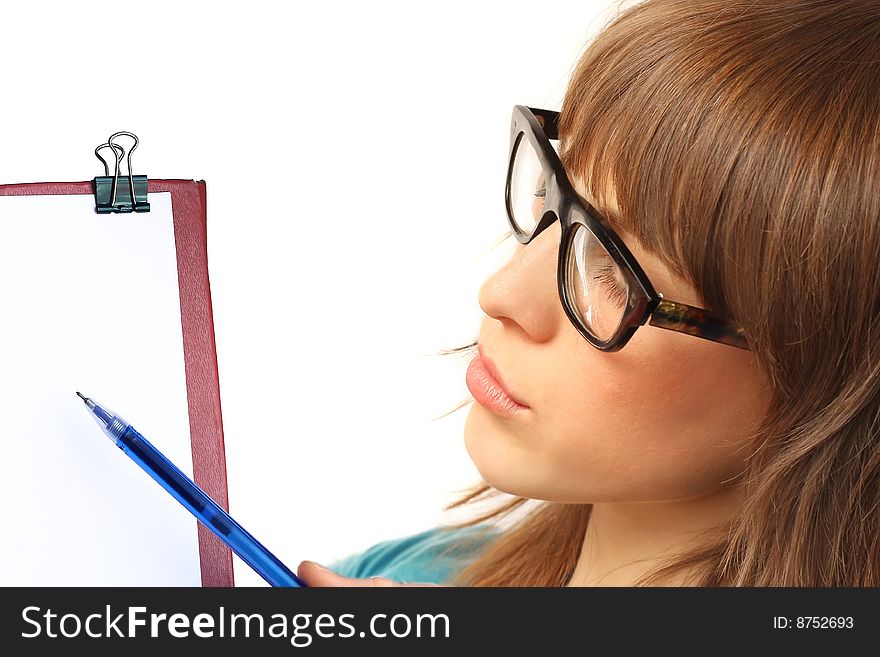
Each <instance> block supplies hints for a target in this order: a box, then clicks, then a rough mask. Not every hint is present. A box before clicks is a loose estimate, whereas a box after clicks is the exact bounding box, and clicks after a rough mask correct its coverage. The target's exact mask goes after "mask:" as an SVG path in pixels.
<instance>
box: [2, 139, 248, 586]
mask: <svg viewBox="0 0 880 657" xmlns="http://www.w3.org/2000/svg"><path fill="white" fill-rule="evenodd" d="M119 134H130V133H117V135H119ZM115 136H116V135H114V137H115ZM132 136H133V135H132ZM114 137H111V139H110V140H109V141H108V144H103V145H102V146H99V148H98V149H96V155H97V154H98V153H97V151H98V150H99V149H101V148H103V147H105V146H108V145H109V146H110V147H111V148H113V150H114V151H116V152H117V153H118V157H117V163H116V170H115V173H114V176H113V177H114V178H115V179H116V180H115V181H114V182H118V183H119V184H118V188H119V197H120V199H121V204H116V203H114V205H116V207H114V208H111V209H110V210H108V211H110V212H114V213H124V212H130V211H132V208H131V207H129V208H128V209H125V207H124V203H125V202H128V203H129V205H130V204H131V203H132V199H131V198H130V196H128V197H127V195H126V194H125V189H126V187H127V184H126V182H127V181H126V179H125V177H121V176H120V172H119V163H120V161H121V152H120V151H121V147H119V146H117V145H115V144H114V143H113V138H114ZM135 140H136V138H135ZM136 143H137V142H136V141H135V144H136ZM133 150H134V148H131V150H130V151H129V154H128V155H129V173H128V178H129V179H133V176H132V174H131V164H130V158H131V151H133ZM98 157H99V159H102V160H103V158H100V155H98ZM104 162H105V174H108V173H109V172H108V171H107V166H106V161H104ZM100 178H105V180H104V181H103V182H104V187H105V188H106V185H107V180H106V178H107V176H106V175H105V176H104V177H98V178H95V179H94V180H92V181H82V182H42V183H21V184H2V185H0V196H4V197H5V196H20V197H28V196H53V197H54V196H85V195H87V196H90V197H92V198H94V199H95V203H96V212H98V210H97V203H98V202H99V195H100V194H99V183H101V181H100ZM138 178H142V180H141V181H139V190H140V191H143V192H144V194H143V195H142V196H141V202H142V203H143V200H144V197H148V196H149V195H150V194H160V193H165V192H167V193H169V194H170V197H171V212H172V218H173V232H174V250H175V252H176V260H177V284H178V289H179V305H180V323H181V327H180V328H181V331H182V340H183V360H184V363H183V366H184V370H185V387H186V406H187V411H188V417H189V430H190V436H189V438H190V443H191V445H190V447H191V454H192V466H193V469H192V473H193V479H194V481H195V482H196V484H197V485H199V486H200V487H201V488H202V489H203V490H204V491H205V492H206V493H207V494H208V495H209V496H211V497H212V498H213V499H214V500H215V501H216V502H217V503H218V504H219V505H220V506H222V507H223V508H224V509H226V510H227V511H228V509H229V503H228V491H227V480H226V460H225V450H224V440H223V423H222V416H221V409H220V386H219V377H218V370H217V353H216V345H215V339H214V324H213V317H212V306H211V291H210V282H209V279H208V255H207V202H206V186H205V181H203V180H201V181H194V180H180V179H168V180H166V179H158V180H149V181H147V180H146V178H145V177H138ZM133 182H134V181H133V180H132V183H133ZM131 190H132V191H134V190H135V186H134V184H132V185H131ZM105 191H106V190H105ZM136 202H137V201H135V203H136ZM105 203H106V200H105ZM147 207H149V206H147ZM135 211H137V212H142V211H143V208H141V209H137V210H135ZM144 216H148V215H144ZM114 217H116V215H115V214H114ZM0 219H2V218H0ZM118 220H119V221H125V220H126V216H125V214H119V216H118ZM93 394H95V395H96V396H99V395H100V391H94V392H93ZM71 395H73V392H71ZM119 412H121V413H123V415H124V414H125V413H126V411H125V409H121V408H120V409H119ZM130 421H131V422H132V423H133V424H134V425H135V426H137V423H138V418H136V417H131V418H130ZM95 432H96V433H99V432H98V430H97V428H95ZM96 440H100V437H99V436H98V437H96ZM104 440H106V439H104ZM102 447H105V448H107V447H106V446H103V445H102ZM107 449H109V448H107ZM113 458H119V457H118V456H116V455H113ZM126 460H127V459H126ZM131 476H133V477H139V476H143V473H131ZM149 484H150V485H152V486H155V482H152V481H150V482H149ZM157 488H158V487H157ZM161 494H162V495H165V496H167V493H166V492H165V491H161ZM169 497H170V496H169ZM174 503H175V504H177V503H176V502H174ZM178 507H179V505H178ZM179 513H180V514H185V515H186V516H189V513H188V512H187V511H186V510H184V509H183V508H179ZM189 517H190V518H191V516H189ZM193 520H194V519H193ZM196 525H197V530H196V531H197V534H198V535H197V541H198V561H199V566H200V578H201V585H202V586H206V587H231V586H233V585H234V579H233V567H232V552H231V551H230V549H229V548H228V547H227V546H226V545H224V544H223V542H222V541H220V540H219V539H218V538H217V537H216V536H214V535H213V534H212V533H211V532H210V531H208V530H207V529H206V528H205V527H204V526H202V524H201V523H196Z"/></svg>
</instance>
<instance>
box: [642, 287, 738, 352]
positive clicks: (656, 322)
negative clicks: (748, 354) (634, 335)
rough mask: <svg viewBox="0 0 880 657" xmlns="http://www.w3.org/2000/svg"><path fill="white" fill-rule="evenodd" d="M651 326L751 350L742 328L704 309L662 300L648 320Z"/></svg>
mask: <svg viewBox="0 0 880 657" xmlns="http://www.w3.org/2000/svg"><path fill="white" fill-rule="evenodd" d="M648 323H649V324H650V325H651V326H657V327H659V328H665V329H669V330H670V331H679V332H681V333H688V334H690V335H695V336H697V337H699V338H705V339H707V340H714V341H715V342H723V343H724V344H729V345H731V346H733V347H739V348H740V349H746V350H748V349H749V345H748V342H747V341H746V337H745V334H744V331H743V329H742V327H740V326H739V325H738V324H736V323H734V322H730V321H727V320H724V319H718V318H717V317H715V316H714V315H710V314H709V313H708V312H707V311H705V310H703V309H702V308H695V307H694V306H688V305H687V304H684V303H677V302H675V301H668V300H666V299H661V300H660V303H659V304H657V307H656V308H655V309H654V312H653V313H652V314H651V318H650V319H649V320H648Z"/></svg>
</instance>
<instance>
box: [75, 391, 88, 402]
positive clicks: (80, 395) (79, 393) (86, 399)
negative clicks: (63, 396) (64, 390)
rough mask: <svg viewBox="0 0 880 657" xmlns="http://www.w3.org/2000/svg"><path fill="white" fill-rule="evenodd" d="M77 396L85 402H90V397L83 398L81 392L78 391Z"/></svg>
mask: <svg viewBox="0 0 880 657" xmlns="http://www.w3.org/2000/svg"><path fill="white" fill-rule="evenodd" d="M76 394H77V395H79V398H80V399H82V400H83V401H88V400H89V398H88V397H83V395H82V393H81V392H80V391H79V390H77V391H76Z"/></svg>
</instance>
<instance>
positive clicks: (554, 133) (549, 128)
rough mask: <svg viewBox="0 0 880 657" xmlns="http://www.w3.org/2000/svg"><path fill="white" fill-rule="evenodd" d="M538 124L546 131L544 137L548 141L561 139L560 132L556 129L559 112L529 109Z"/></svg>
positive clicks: (535, 108)
mask: <svg viewBox="0 0 880 657" xmlns="http://www.w3.org/2000/svg"><path fill="white" fill-rule="evenodd" d="M529 110H530V111H531V112H532V114H534V115H535V118H536V119H538V123H540V124H541V127H542V128H543V129H544V135H545V136H546V137H547V139H559V131H558V130H557V128H556V122H557V121H558V120H559V112H554V111H553V110H547V109H539V108H537V107H529Z"/></svg>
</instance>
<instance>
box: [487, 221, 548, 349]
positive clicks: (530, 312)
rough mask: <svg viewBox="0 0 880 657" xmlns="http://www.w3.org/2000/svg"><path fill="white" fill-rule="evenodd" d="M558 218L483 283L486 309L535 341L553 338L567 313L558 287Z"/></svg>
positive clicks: (520, 246)
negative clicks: (560, 298) (563, 307)
mask: <svg viewBox="0 0 880 657" xmlns="http://www.w3.org/2000/svg"><path fill="white" fill-rule="evenodd" d="M560 230H561V229H560V225H559V221H555V222H554V223H553V224H551V225H550V226H548V227H547V228H546V229H545V230H544V231H543V232H542V233H541V234H540V235H538V236H537V237H536V238H535V239H533V240H532V241H531V242H530V243H529V244H518V245H517V247H516V251H515V253H514V254H513V256H512V257H511V259H510V260H509V261H508V262H507V264H505V265H504V266H503V267H501V268H500V269H499V270H498V271H496V272H495V273H494V274H492V275H491V276H489V277H488V278H487V279H486V280H485V281H483V284H482V285H481V286H480V291H479V295H478V297H479V302H480V307H481V308H482V309H483V312H484V313H486V314H487V315H488V316H489V317H492V318H494V319H497V320H499V321H500V322H502V323H504V324H515V325H517V326H519V328H520V329H522V330H523V331H524V332H525V333H527V334H528V336H529V338H530V339H532V340H534V341H536V342H545V341H547V340H550V339H551V338H552V337H553V335H554V334H555V333H556V331H558V330H559V326H560V321H561V319H562V318H563V316H564V311H563V309H562V305H561V303H560V301H559V293H558V291H557V286H556V267H557V262H558V257H559V240H560Z"/></svg>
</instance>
